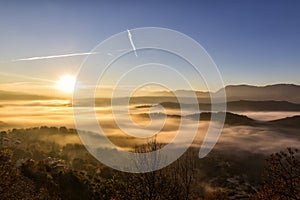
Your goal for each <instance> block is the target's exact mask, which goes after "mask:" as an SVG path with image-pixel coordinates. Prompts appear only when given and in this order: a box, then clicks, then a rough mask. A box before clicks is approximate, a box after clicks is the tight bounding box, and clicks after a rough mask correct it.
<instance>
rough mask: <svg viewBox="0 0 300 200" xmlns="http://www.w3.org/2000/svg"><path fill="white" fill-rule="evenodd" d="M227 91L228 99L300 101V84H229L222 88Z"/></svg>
mask: <svg viewBox="0 0 300 200" xmlns="http://www.w3.org/2000/svg"><path fill="white" fill-rule="evenodd" d="M224 90H225V91H226V95H227V100H228V101H238V100H252V101H266V100H274V101H289V102H292V103H300V86H299V85H294V84H275V85H267V86H251V85H229V86H226V87H225V88H223V89H220V90H219V91H218V92H217V93H216V94H219V93H220V92H221V91H224Z"/></svg>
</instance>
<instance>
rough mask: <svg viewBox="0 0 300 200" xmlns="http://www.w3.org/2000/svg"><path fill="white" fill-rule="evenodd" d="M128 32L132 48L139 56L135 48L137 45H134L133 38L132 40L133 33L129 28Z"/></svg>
mask: <svg viewBox="0 0 300 200" xmlns="http://www.w3.org/2000/svg"><path fill="white" fill-rule="evenodd" d="M127 33H128V39H129V41H130V44H131V46H132V49H133V51H134V55H135V56H136V57H137V56H138V55H137V53H136V48H135V45H134V43H133V40H132V35H131V33H130V31H129V30H128V29H127Z"/></svg>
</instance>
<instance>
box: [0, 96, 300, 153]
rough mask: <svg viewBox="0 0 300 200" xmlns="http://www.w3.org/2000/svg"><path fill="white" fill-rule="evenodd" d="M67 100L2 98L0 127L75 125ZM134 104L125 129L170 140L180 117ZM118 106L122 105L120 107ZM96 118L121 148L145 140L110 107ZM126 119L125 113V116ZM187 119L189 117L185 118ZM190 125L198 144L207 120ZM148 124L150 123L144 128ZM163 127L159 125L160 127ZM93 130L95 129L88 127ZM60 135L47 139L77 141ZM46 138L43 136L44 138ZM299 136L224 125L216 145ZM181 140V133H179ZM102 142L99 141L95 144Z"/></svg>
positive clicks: (269, 143)
mask: <svg viewBox="0 0 300 200" xmlns="http://www.w3.org/2000/svg"><path fill="white" fill-rule="evenodd" d="M70 104H71V103H70V102H69V101H62V100H56V101H49V100H47V101H30V102H29V101H7V102H5V101H2V102H1V104H0V111H1V112H0V129H1V130H7V129H12V128H27V127H35V126H44V125H46V126H57V127H60V126H66V127H70V128H74V121H73V112H72V107H71V106H70ZM135 106H136V105H134V106H132V107H130V114H131V115H130V117H131V118H130V119H131V120H132V121H126V120H122V117H121V122H120V123H121V124H122V126H123V128H124V130H125V131H127V132H128V133H129V134H130V132H131V131H137V128H140V129H143V130H141V131H140V134H141V135H142V134H144V135H143V136H147V135H149V133H152V132H154V131H157V129H158V128H159V129H158V134H157V140H158V141H159V142H162V143H169V142H171V141H172V139H173V138H174V136H175V135H176V133H177V130H178V128H179V125H180V121H181V118H180V117H176V116H173V117H167V118H166V119H165V120H166V121H165V123H164V118H160V117H157V118H155V119H153V121H152V123H151V120H150V118H149V116H148V115H146V114H145V113H149V108H147V107H141V108H136V107H135ZM118 109H121V110H122V109H124V108H122V107H119V108H118ZM95 110H96V113H97V118H98V120H99V124H100V125H101V127H102V129H103V131H104V132H105V134H106V135H107V136H109V138H110V139H111V141H113V142H114V143H115V144H117V145H119V146H120V147H122V148H126V149H128V148H130V147H133V146H135V145H137V144H141V143H144V142H147V139H143V138H135V137H133V136H130V135H127V134H126V133H124V131H122V130H120V129H119V128H118V125H117V124H116V122H115V121H114V118H113V116H112V111H111V108H110V107H97V108H96V109H95ZM150 112H166V113H167V114H171V115H175V114H176V115H177V114H180V110H177V109H170V110H163V109H162V108H157V109H150ZM191 112H192V111H184V114H192V113H191ZM239 114H243V115H247V116H248V117H250V118H253V119H257V120H273V119H279V118H284V117H287V116H293V115H299V114H300V113H299V112H241V113H239ZM124 119H125V116H124ZM185 120H188V119H185ZM189 123H190V125H187V124H182V126H186V127H184V130H185V134H191V133H192V129H193V127H194V126H197V125H198V126H199V127H198V131H197V136H196V138H195V140H194V144H193V145H194V146H197V147H199V146H200V145H201V144H202V141H203V138H204V137H205V135H206V131H207V128H208V125H209V123H217V122H208V121H200V122H198V121H193V120H190V121H189ZM147 125H150V126H149V128H148V129H147ZM160 127H162V129H160ZM87 131H95V130H87ZM58 137H59V136H49V137H48V138H47V139H48V140H52V141H53V142H55V141H57V142H58V143H61V142H62V141H63V143H80V140H79V138H78V137H73V136H72V138H70V139H68V138H67V137H65V136H64V137H65V138H61V139H59V138H58ZM45 139H46V138H45ZM299 141H300V136H299V134H298V130H295V129H290V128H288V127H280V128H278V127H277V128H275V127H272V126H259V127H253V126H229V125H225V126H224V129H223V131H222V134H221V137H220V138H219V142H218V144H217V146H216V147H215V148H222V149H226V148H235V149H237V150H238V149H240V150H246V151H251V152H258V153H271V152H274V151H277V150H280V149H282V148H285V147H287V146H293V147H300V142H299ZM182 142H183V143H184V142H185V141H184V137H182ZM98 145H100V146H101V144H98Z"/></svg>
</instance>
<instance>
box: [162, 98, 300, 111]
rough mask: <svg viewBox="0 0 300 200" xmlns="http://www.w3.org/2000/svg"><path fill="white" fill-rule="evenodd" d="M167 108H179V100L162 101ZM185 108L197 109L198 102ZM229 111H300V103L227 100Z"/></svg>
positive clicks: (203, 105) (207, 107)
mask: <svg viewBox="0 0 300 200" xmlns="http://www.w3.org/2000/svg"><path fill="white" fill-rule="evenodd" d="M160 105H162V106H163V107H165V108H171V109H179V108H180V104H179V103H177V102H162V103H160ZM183 106H184V107H185V108H190V109H196V106H197V105H196V104H183ZM220 108H222V107H221V105H220V104H215V111H216V110H219V109H220ZM199 109H200V110H202V111H210V110H211V104H209V103H199ZM227 110H228V111H300V104H296V103H290V102H287V101H246V100H240V101H231V102H227Z"/></svg>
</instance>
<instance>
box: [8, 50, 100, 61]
mask: <svg viewBox="0 0 300 200" xmlns="http://www.w3.org/2000/svg"><path fill="white" fill-rule="evenodd" d="M98 53H99V52H84V53H70V54H60V55H50V56H37V57H29V58H18V59H14V60H12V62H18V61H33V60H43V59H52V58H65V57H73V56H86V55H92V54H98Z"/></svg>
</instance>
